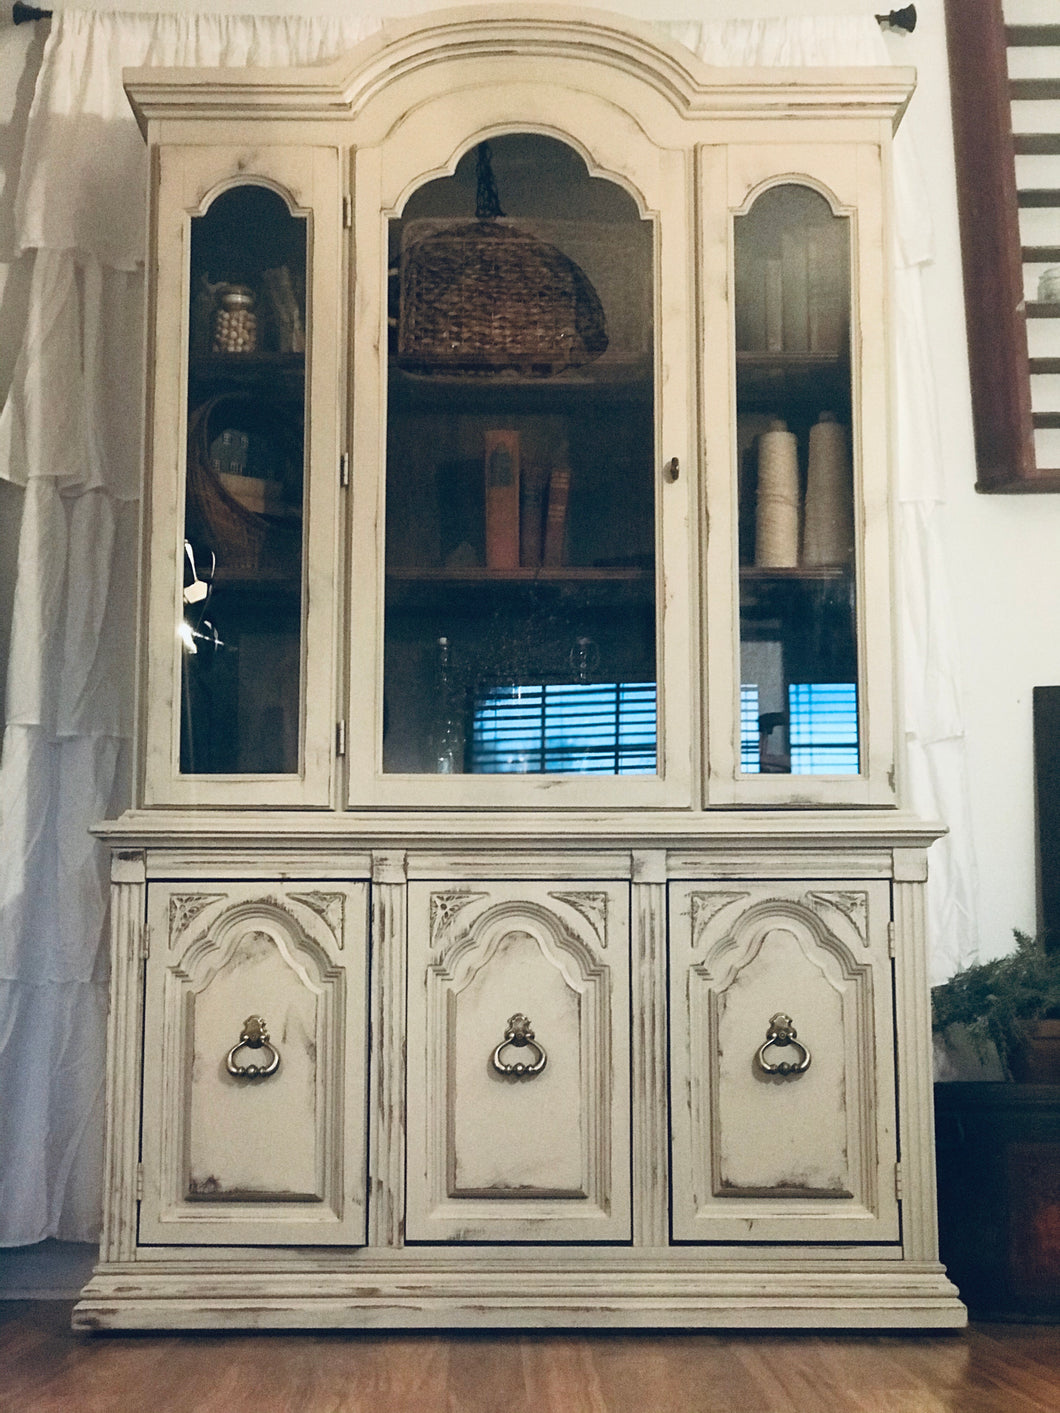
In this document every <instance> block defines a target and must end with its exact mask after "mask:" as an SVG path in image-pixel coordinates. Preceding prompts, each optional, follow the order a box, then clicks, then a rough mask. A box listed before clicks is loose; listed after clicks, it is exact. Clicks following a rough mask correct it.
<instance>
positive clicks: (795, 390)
mask: <svg viewBox="0 0 1060 1413" xmlns="http://www.w3.org/2000/svg"><path fill="white" fill-rule="evenodd" d="M736 397H737V403H738V406H739V409H740V411H741V412H759V411H760V412H775V411H778V410H779V411H781V412H787V411H790V410H791V409H802V410H804V411H806V412H808V413H813V414H816V413H817V412H819V411H820V410H821V408H823V407H827V408H832V409H834V410H835V411H836V412H838V413H840V414H845V412H846V409H847V408H848V407H849V405H850V362H849V359H848V358H847V356H846V354H844V353H768V352H765V351H762V352H759V351H757V350H755V351H747V350H744V351H738V352H737V354H736Z"/></svg>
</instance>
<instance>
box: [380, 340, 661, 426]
mask: <svg viewBox="0 0 1060 1413" xmlns="http://www.w3.org/2000/svg"><path fill="white" fill-rule="evenodd" d="M653 382H654V379H653V370H652V362H651V359H650V358H649V357H648V355H646V354H645V355H643V356H641V355H629V356H623V355H618V356H616V357H613V358H612V357H609V356H608V355H606V354H605V355H604V357H603V358H602V359H599V360H598V361H597V362H595V363H586V364H583V365H582V366H581V367H580V368H571V369H569V370H568V371H566V372H563V373H554V374H552V375H551V376H549V377H537V376H534V375H533V374H524V373H514V372H513V373H507V372H505V373H496V374H487V375H482V376H474V375H472V374H466V373H465V374H458V373H426V372H416V371H413V370H411V369H408V368H403V367H402V366H401V365H400V364H399V363H398V362H397V360H396V359H391V362H390V388H391V395H392V396H397V397H399V398H400V399H401V401H402V403H403V404H406V403H407V404H408V405H410V406H412V407H417V408H423V409H424V410H429V409H432V408H434V407H436V406H443V405H444V406H446V407H448V406H450V405H451V403H452V400H453V398H454V396H455V397H457V398H458V399H459V400H460V402H461V404H468V405H470V406H472V407H475V406H481V407H483V408H484V409H485V410H489V411H494V410H496V409H497V408H498V406H505V405H508V404H518V406H519V407H521V408H525V410H526V411H535V410H538V408H537V404H538V402H540V403H541V408H540V410H542V411H546V412H554V411H562V410H563V409H564V407H577V406H578V405H579V404H580V403H582V402H583V401H584V400H585V399H590V400H592V401H594V402H595V401H599V400H607V399H608V398H613V399H616V400H617V399H621V400H622V401H623V402H628V400H629V398H630V397H631V396H632V397H635V398H643V399H650V397H651V395H652V387H653Z"/></svg>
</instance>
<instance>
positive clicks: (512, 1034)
mask: <svg viewBox="0 0 1060 1413" xmlns="http://www.w3.org/2000/svg"><path fill="white" fill-rule="evenodd" d="M509 1046H511V1047H512V1048H513V1049H515V1050H522V1049H525V1048H526V1046H529V1047H530V1049H531V1050H533V1052H534V1053H535V1055H536V1056H537V1059H536V1060H534V1062H533V1064H530V1065H527V1064H524V1063H523V1062H522V1060H516V1061H514V1063H511V1064H509V1063H508V1062H507V1061H505V1060H503V1059H502V1058H501V1054H502V1052H503V1051H504V1050H506V1049H507V1048H508V1047H509ZM547 1059H548V1056H547V1055H546V1054H545V1052H544V1049H543V1048H542V1047H541V1046H540V1045H539V1044H538V1043H537V1041H536V1040H535V1039H534V1031H533V1027H532V1026H531V1024H530V1022H529V1020H528V1019H527V1017H526V1016H521V1015H515V1016H512V1017H511V1019H510V1020H509V1022H508V1029H507V1030H506V1031H505V1032H504V1039H503V1040H502V1041H501V1043H500V1044H499V1045H498V1046H497V1048H496V1050H494V1052H493V1068H494V1069H495V1070H496V1071H497V1073H498V1074H507V1075H514V1076H515V1078H516V1079H532V1078H533V1076H534V1075H535V1074H540V1073H541V1071H542V1070H543V1069H544V1068H545V1063H546V1061H547Z"/></svg>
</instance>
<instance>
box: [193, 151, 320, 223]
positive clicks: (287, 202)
mask: <svg viewBox="0 0 1060 1413" xmlns="http://www.w3.org/2000/svg"><path fill="white" fill-rule="evenodd" d="M252 155H253V154H251V156H252ZM244 163H245V166H246V170H242V168H243V166H244ZM239 165H240V167H241V170H240V171H239V173H238V174H236V175H234V176H229V177H225V178H224V180H223V181H219V182H216V183H214V185H212V186H211V187H209V188H208V189H207V190H206V191H205V192H203V193H202V195H201V196H200V197H199V202H198V205H197V206H192V207H190V208H189V210H188V214H189V216H191V217H193V218H198V219H201V218H202V217H204V216H207V215H208V214H209V212H210V209H211V207H212V206H213V205H214V203H215V202H216V201H218V200H219V199H220V198H221V197H224V196H227V195H229V193H231V192H233V191H241V190H242V189H243V188H244V187H248V186H257V187H261V188H262V189H263V190H265V191H271V192H272V194H273V195H274V196H278V197H279V198H280V200H281V201H282V202H283V204H284V206H285V207H286V208H287V214H288V215H289V216H291V217H292V218H294V219H296V220H301V221H309V220H310V219H311V217H312V215H313V212H312V209H311V208H310V207H308V206H302V205H301V204H300V203H299V201H298V199H297V197H296V196H295V195H294V193H293V192H292V191H291V190H290V188H289V187H287V186H286V185H285V184H284V183H283V182H280V181H277V180H276V179H275V178H274V177H270V176H267V175H266V174H265V173H264V172H260V171H255V170H254V169H253V168H252V167H251V166H250V157H248V158H246V159H241V162H240V164H239Z"/></svg>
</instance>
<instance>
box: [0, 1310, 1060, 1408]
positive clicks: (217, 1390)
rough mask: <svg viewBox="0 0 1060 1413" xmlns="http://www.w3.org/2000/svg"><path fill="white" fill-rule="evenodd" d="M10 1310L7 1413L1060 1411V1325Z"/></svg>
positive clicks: (5, 1351)
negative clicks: (279, 1327)
mask: <svg viewBox="0 0 1060 1413" xmlns="http://www.w3.org/2000/svg"><path fill="white" fill-rule="evenodd" d="M70 1309H71V1307H70V1305H69V1304H68V1303H66V1302H59V1301H55V1302H51V1301H47V1302H43V1301H42V1302H32V1301H6V1302H5V1301H0V1369H2V1370H3V1374H2V1375H0V1413H266V1410H267V1413H1057V1409H1058V1408H1060V1327H1057V1326H1051V1325H1048V1326H1047V1325H1039V1326H1029V1325H987V1324H979V1325H975V1324H973V1325H972V1326H971V1327H970V1329H969V1330H967V1331H966V1332H963V1333H955V1334H952V1335H937V1334H936V1335H917V1334H908V1335H904V1334H878V1335H877V1334H871V1333H869V1334H864V1333H838V1334H819V1333H814V1332H812V1331H811V1332H806V1333H795V1332H793V1333H788V1332H779V1331H772V1332H771V1331H760V1332H750V1333H742V1332H733V1333H722V1332H710V1333H703V1334H696V1333H667V1332H662V1333H647V1332H645V1333H630V1334H625V1333H620V1332H614V1333H583V1332H580V1331H577V1332H576V1331H572V1332H569V1333H565V1332H540V1333H537V1332H532V1333H527V1332H519V1333H513V1334H510V1335H509V1334H506V1333H503V1332H500V1333H491V1334H483V1333H463V1332H458V1333H453V1334H447V1333H433V1332H426V1333H415V1332H414V1333H409V1334H403V1333H384V1334H372V1333H364V1334H361V1333H358V1332H348V1333H347V1332H341V1331H336V1332H306V1333H294V1334H272V1333H263V1334H254V1333H233V1334H213V1333H202V1334H194V1335H175V1334H166V1333H161V1334H129V1335H117V1334H115V1335H98V1336H89V1335H81V1334H74V1333H73V1332H72V1331H71V1330H70V1328H69V1319H70Z"/></svg>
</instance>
